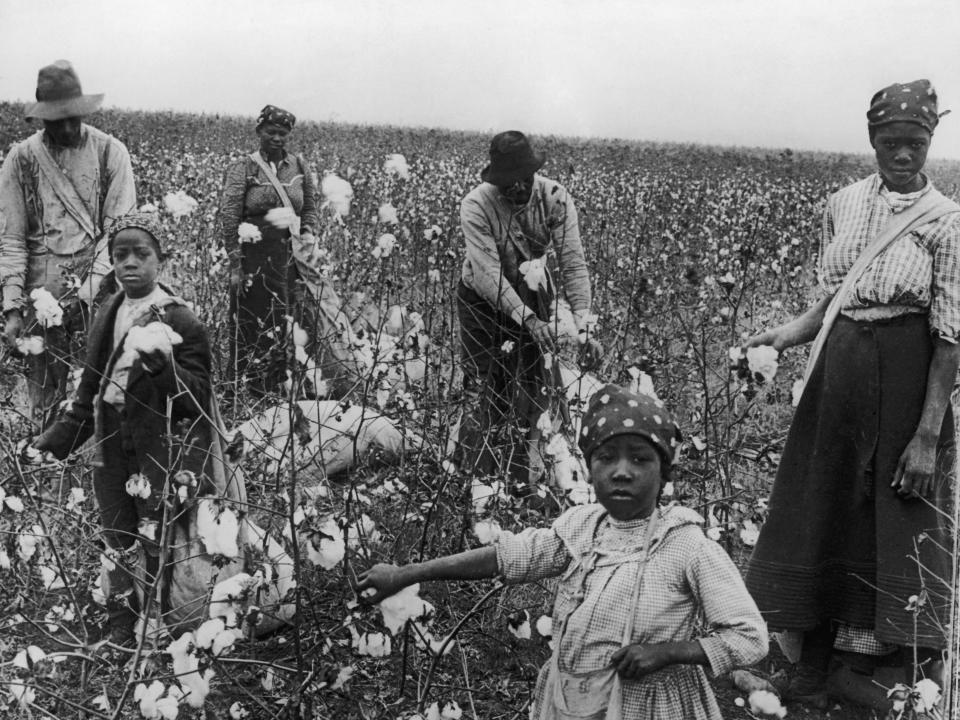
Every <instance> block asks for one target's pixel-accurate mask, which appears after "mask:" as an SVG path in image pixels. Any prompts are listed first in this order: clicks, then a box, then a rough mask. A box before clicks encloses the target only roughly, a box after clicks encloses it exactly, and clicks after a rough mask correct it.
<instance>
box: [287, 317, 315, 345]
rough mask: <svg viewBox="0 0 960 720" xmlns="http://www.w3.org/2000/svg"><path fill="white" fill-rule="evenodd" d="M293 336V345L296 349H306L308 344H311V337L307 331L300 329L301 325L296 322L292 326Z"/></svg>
mask: <svg viewBox="0 0 960 720" xmlns="http://www.w3.org/2000/svg"><path fill="white" fill-rule="evenodd" d="M291 334H292V335H293V344H294V345H295V346H296V347H301V348H302V347H306V345H307V343H308V342H310V336H309V335H308V334H307V331H306V330H304V329H303V328H302V327H300V323H298V322H296V321H294V323H293V326H292V333H291Z"/></svg>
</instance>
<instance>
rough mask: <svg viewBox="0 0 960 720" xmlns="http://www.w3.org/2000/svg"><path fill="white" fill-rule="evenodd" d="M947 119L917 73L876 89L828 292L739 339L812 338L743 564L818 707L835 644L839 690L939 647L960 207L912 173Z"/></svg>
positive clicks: (796, 689) (835, 214)
mask: <svg viewBox="0 0 960 720" xmlns="http://www.w3.org/2000/svg"><path fill="white" fill-rule="evenodd" d="M939 118H940V115H939V114H938V113H937V95H936V93H935V92H934V90H933V87H932V86H931V85H930V83H929V82H928V81H926V80H917V81H915V82H911V83H906V84H896V85H891V86H890V87H887V88H885V89H883V90H881V91H879V92H878V93H876V94H875V95H874V96H873V99H872V100H871V102H870V108H869V110H868V112H867V121H868V129H869V138H870V144H871V146H872V147H873V149H874V152H875V154H876V160H877V166H878V172H877V173H875V174H873V175H871V176H869V177H867V178H865V179H863V180H860V181H859V182H856V183H854V184H852V185H849V186H848V187H846V188H843V189H842V190H840V191H839V192H837V193H835V194H834V195H832V196H831V197H830V198H829V199H828V201H827V205H826V209H825V212H824V217H823V229H822V238H821V251H820V278H821V285H822V289H823V291H824V293H823V298H822V299H821V300H820V301H819V302H818V303H817V304H816V305H814V306H813V307H812V308H811V309H810V310H808V311H807V312H806V313H805V314H803V315H801V316H800V317H798V318H796V319H795V320H793V321H791V322H788V323H786V324H784V325H781V326H780V327H777V328H774V329H772V330H768V331H766V332H764V333H762V334H760V335H757V336H756V337H754V338H751V339H750V340H749V341H748V342H747V346H748V347H749V346H759V345H772V346H773V347H774V348H776V349H777V350H778V351H783V350H785V349H786V348H789V347H792V346H794V345H800V344H802V343H806V342H809V341H811V340H814V339H815V338H816V342H815V344H814V351H813V352H812V353H811V357H810V362H809V364H808V372H807V378H806V384H805V387H804V390H803V394H802V397H801V399H800V403H799V405H798V407H797V410H796V416H795V417H794V420H793V423H792V425H791V427H790V433H789V435H788V437H787V441H786V445H785V447H784V450H783V458H782V460H781V462H780V467H779V468H778V471H777V476H776V480H775V482H774V486H773V492H772V494H771V497H770V513H769V516H768V519H767V522H766V523H765V524H764V527H763V529H762V531H761V533H760V538H759V541H758V542H757V545H756V548H755V550H754V553H753V557H752V559H751V562H750V567H749V570H748V573H747V586H748V588H749V589H750V591H751V593H752V594H753V596H754V598H755V599H756V600H757V604H758V605H759V606H760V609H761V611H763V612H764V613H765V615H766V618H767V621H768V622H769V624H770V626H771V627H773V628H777V629H782V630H786V631H793V632H796V633H802V634H803V649H802V653H801V657H800V663H799V664H798V666H797V668H796V672H795V674H794V676H793V677H792V679H791V682H790V687H789V688H788V694H790V695H792V696H793V697H794V698H795V699H798V700H801V701H807V702H809V703H811V704H815V705H820V706H825V705H826V703H827V693H826V691H827V685H826V680H827V669H828V665H829V662H830V659H831V655H832V652H833V649H834V648H835V647H836V648H837V649H839V650H842V651H845V654H844V657H845V659H846V660H847V663H845V665H844V667H842V668H841V670H840V672H839V674H838V675H835V676H834V677H833V678H832V680H833V682H832V683H831V686H832V688H833V689H834V690H837V692H838V693H844V692H848V691H850V692H853V691H851V690H850V688H851V687H853V686H855V685H857V684H860V685H861V686H862V687H864V688H868V686H869V676H870V675H871V674H872V672H873V668H874V666H875V665H876V660H875V658H876V657H877V656H879V655H882V654H886V653H890V652H891V651H895V650H896V648H897V646H900V647H905V648H915V647H916V648H919V653H918V655H919V658H920V660H921V662H923V661H924V660H926V661H927V662H926V663H925V666H924V669H923V672H925V673H927V674H929V673H930V672H931V671H932V669H933V668H932V666H934V665H935V663H934V662H933V658H935V657H936V656H937V654H938V652H939V651H940V650H942V649H943V648H945V647H946V643H947V634H946V630H945V626H946V624H947V623H948V622H949V617H950V611H949V608H950V601H951V587H950V583H951V578H952V572H953V562H954V559H953V556H952V553H951V548H952V546H953V544H952V541H951V539H950V536H949V533H950V530H949V527H948V524H949V519H948V518H949V515H946V514H944V511H948V510H949V508H950V507H951V505H952V501H951V494H952V484H953V483H954V482H955V475H956V471H955V463H956V448H955V439H954V426H953V413H952V411H951V407H950V393H951V390H952V389H953V386H954V382H955V380H956V377H957V368H958V365H960V348H958V345H957V340H958V338H960V207H958V206H957V205H956V203H953V202H952V201H949V200H947V199H946V198H944V197H943V196H942V195H941V194H940V193H939V192H937V190H936V189H934V187H933V185H932V183H931V182H930V180H929V178H928V177H927V176H926V175H924V174H923V172H922V170H923V166H924V163H925V161H926V157H927V151H928V149H929V146H930V141H931V138H932V136H933V131H934V129H935V128H936V126H937V123H938V122H939ZM907 655H908V657H909V658H910V659H912V657H913V651H912V649H911V650H910V651H909V652H908V653H907ZM906 669H907V670H908V672H909V679H908V682H909V681H912V680H913V679H915V678H914V668H913V666H912V664H910V663H907V666H906ZM858 677H859V678H862V680H863V682H862V683H861V682H860V680H858Z"/></svg>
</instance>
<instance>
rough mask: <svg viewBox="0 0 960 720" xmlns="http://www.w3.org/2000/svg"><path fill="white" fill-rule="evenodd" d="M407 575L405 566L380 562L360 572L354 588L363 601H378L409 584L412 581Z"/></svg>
mask: <svg viewBox="0 0 960 720" xmlns="http://www.w3.org/2000/svg"><path fill="white" fill-rule="evenodd" d="M405 577H406V573H405V572H404V569H403V568H401V567H397V566H396V565H387V564H385V563H378V564H377V565H374V566H373V567H372V568H370V569H369V570H366V571H364V572H362V573H360V575H359V576H358V577H357V585H356V587H355V588H354V590H356V591H357V595H358V596H359V597H360V600H361V601H362V602H367V603H378V602H380V601H381V600H383V599H384V598H388V597H390V596H391V595H393V594H394V593H398V592H400V591H401V590H403V589H404V588H405V587H406V586H407V585H409V584H410V582H409V581H407V580H406V579H405Z"/></svg>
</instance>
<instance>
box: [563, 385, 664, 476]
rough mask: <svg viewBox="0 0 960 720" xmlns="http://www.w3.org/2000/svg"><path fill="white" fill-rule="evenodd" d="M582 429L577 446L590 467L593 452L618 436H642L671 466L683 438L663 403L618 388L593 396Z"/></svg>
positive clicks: (605, 389)
mask: <svg viewBox="0 0 960 720" xmlns="http://www.w3.org/2000/svg"><path fill="white" fill-rule="evenodd" d="M581 427H582V429H581V431H580V438H579V443H578V444H579V446H580V450H582V451H583V457H584V459H585V460H586V461H587V465H589V464H590V456H591V455H592V454H593V451H594V450H596V449H597V448H598V447H600V446H601V445H602V444H603V443H605V442H606V441H607V440H609V439H610V438H612V437H615V436H617V435H639V436H640V437H642V438H644V439H645V440H647V441H648V442H649V443H650V444H651V445H653V447H654V448H656V450H657V452H659V453H660V456H661V458H662V459H663V461H664V462H665V463H666V464H667V465H669V464H671V463H672V462H673V459H674V456H675V454H676V448H677V446H678V445H679V444H680V439H681V435H680V428H679V427H678V426H677V423H676V422H674V420H673V417H671V415H670V413H669V412H668V411H667V409H666V408H665V407H664V404H663V402H662V401H661V400H657V399H655V398H652V397H650V396H649V395H643V394H640V393H635V392H631V391H630V390H627V389H626V388H623V387H620V386H619V385H605V386H604V387H602V388H600V389H599V390H597V392H595V393H594V394H593V395H592V396H591V397H590V402H589V403H588V404H587V411H586V412H585V413H584V415H583V420H582V422H581Z"/></svg>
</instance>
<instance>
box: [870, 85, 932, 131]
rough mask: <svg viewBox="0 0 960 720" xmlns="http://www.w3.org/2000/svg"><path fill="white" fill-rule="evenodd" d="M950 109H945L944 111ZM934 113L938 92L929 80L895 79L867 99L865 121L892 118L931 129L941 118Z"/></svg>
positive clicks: (872, 124) (882, 122) (878, 122)
mask: <svg viewBox="0 0 960 720" xmlns="http://www.w3.org/2000/svg"><path fill="white" fill-rule="evenodd" d="M947 112H950V111H949V110H948V111H946V112H944V113H943V114H944V115H946V114H947ZM940 117H941V116H940V115H939V114H938V113H937V92H936V90H934V89H933V85H931V84H930V81H929V80H914V81H913V82H910V83H896V84H895V85H890V86H889V87H885V88H884V89H883V90H880V91H878V92H877V93H876V94H875V95H874V96H873V98H872V99H871V100H870V109H869V110H867V124H868V125H869V126H870V127H877V126H878V125H887V124H889V123H895V122H909V123H914V124H916V125H919V126H921V127H923V128H925V129H926V130H927V132H929V133H931V134H932V133H933V130H934V128H936V127H937V123H939V122H940Z"/></svg>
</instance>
